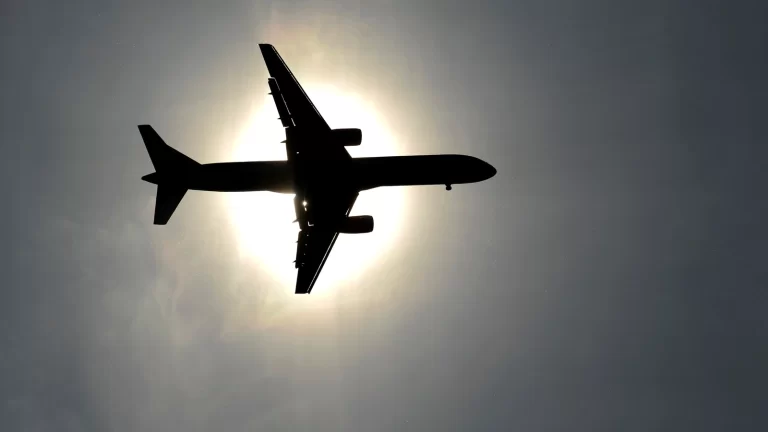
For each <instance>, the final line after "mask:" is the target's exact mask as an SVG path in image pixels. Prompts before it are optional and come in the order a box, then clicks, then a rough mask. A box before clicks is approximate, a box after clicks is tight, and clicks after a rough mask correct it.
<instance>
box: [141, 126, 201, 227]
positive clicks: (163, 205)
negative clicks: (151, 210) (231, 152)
mask: <svg viewBox="0 0 768 432" xmlns="http://www.w3.org/2000/svg"><path fill="white" fill-rule="evenodd" d="M139 132H140V133H141V138H142V139H143V140H144V145H145V146H146V147H147V152H148V153H149V158H150V159H152V165H154V166H155V170H156V171H157V172H156V173H154V174H149V175H145V176H144V177H142V180H145V181H148V182H150V183H154V184H156V185H157V197H156V198H155V220H154V224H155V225H165V224H166V223H168V220H169V219H170V218H171V215H173V212H174V211H175V210H176V207H178V205H179V203H180V202H181V199H182V198H184V194H186V193H187V188H186V187H185V186H184V178H185V177H186V173H187V172H188V171H190V170H193V169H195V168H196V167H198V166H200V164H199V163H197V162H195V161H194V160H192V159H191V158H190V157H188V156H186V155H184V154H183V153H181V152H179V151H177V150H175V149H173V148H171V147H170V146H169V145H168V144H166V143H165V141H163V139H162V138H160V135H158V134H157V132H155V130H154V129H153V128H152V126H150V125H139Z"/></svg>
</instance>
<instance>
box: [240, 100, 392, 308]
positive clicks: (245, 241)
mask: <svg viewBox="0 0 768 432" xmlns="http://www.w3.org/2000/svg"><path fill="white" fill-rule="evenodd" d="M307 93H308V94H309V96H310V98H311V99H312V101H313V102H314V104H315V106H316V107H317V109H318V111H320V113H321V114H322V116H323V118H324V119H325V120H326V122H327V123H328V125H329V126H330V127H332V128H344V127H355V128H360V129H361V130H362V131H363V142H362V144H361V145H360V146H358V147H350V148H348V150H349V153H350V154H351V155H352V156H353V157H365V156H386V155H397V154H401V153H402V152H401V151H400V149H399V148H398V146H397V143H396V140H395V139H394V137H393V136H392V134H391V133H390V131H389V130H387V127H386V124H385V122H384V121H383V119H382V118H381V116H380V113H378V112H377V110H376V108H375V106H373V105H372V104H370V103H369V102H367V101H366V100H365V99H363V98H361V97H360V96H359V95H356V94H348V93H344V92H341V91H338V90H337V89H334V88H330V87H326V88H308V89H307ZM277 117H278V114H277V109H276V108H275V106H274V102H273V101H272V98H271V97H270V96H266V95H265V99H264V103H263V104H262V106H261V107H259V108H258V109H257V110H255V112H254V113H253V115H252V116H251V119H250V120H249V122H248V124H247V125H246V126H245V128H244V130H243V132H242V133H241V135H240V137H239V139H238V140H237V143H236V145H235V147H234V148H235V150H234V154H233V156H232V160H234V161H248V160H284V159H285V158H286V155H285V145H284V144H281V143H280V141H282V140H284V139H285V133H284V130H283V128H282V126H281V125H280V121H279V120H278V119H277ZM227 198H228V200H227V201H228V203H229V206H230V212H229V213H230V214H231V218H232V222H233V225H234V227H235V229H236V230H237V236H238V238H239V245H240V253H241V256H248V257H252V258H255V261H256V262H257V263H258V265H260V266H261V267H262V269H263V270H264V271H265V272H267V273H268V274H269V275H270V276H271V278H272V279H273V280H274V281H275V282H276V283H277V284H279V285H280V286H282V287H284V288H285V289H286V290H290V291H291V292H292V291H293V288H294V285H295V280H296V269H295V268H294V264H293V260H294V259H295V255H296V243H295V242H296V238H297V235H298V231H299V227H298V224H297V223H292V221H293V220H294V219H295V218H296V217H295V214H294V210H293V195H283V194H276V193H271V192H251V193H231V194H229V195H228V197H227ZM403 210H404V195H403V192H402V190H400V189H399V188H379V189H374V190H370V191H365V192H361V193H360V195H359V196H358V198H357V201H356V203H355V206H354V207H353V208H352V212H351V214H352V215H371V216H373V217H374V220H375V229H374V231H373V232H372V233H370V234H359V235H343V234H342V235H340V236H339V239H338V240H337V242H336V245H335V246H334V249H333V253H331V255H330V257H329V258H328V261H327V262H326V264H325V267H324V268H323V272H322V274H321V276H320V279H319V280H318V282H317V284H316V285H315V288H314V290H313V296H314V295H315V293H316V294H319V295H321V296H323V295H327V294H328V293H330V292H332V291H335V290H334V289H333V287H334V286H336V285H339V284H342V283H345V282H347V281H349V280H352V279H354V278H356V277H357V276H359V275H360V274H361V273H362V272H364V271H365V270H366V269H367V268H369V267H370V265H371V264H372V263H373V262H374V261H375V260H377V259H379V258H381V257H383V256H385V255H386V254H387V253H388V251H389V249H390V247H391V246H392V245H393V244H394V243H395V241H394V240H395V238H396V236H397V235H398V228H399V225H400V221H401V219H402V218H403V216H404V215H403ZM337 264H338V265H337Z"/></svg>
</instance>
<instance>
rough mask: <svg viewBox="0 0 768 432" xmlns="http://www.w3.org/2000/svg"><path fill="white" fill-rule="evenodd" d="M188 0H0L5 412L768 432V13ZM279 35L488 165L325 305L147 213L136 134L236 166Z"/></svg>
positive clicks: (89, 418) (413, 141) (220, 208)
mask: <svg viewBox="0 0 768 432" xmlns="http://www.w3.org/2000/svg"><path fill="white" fill-rule="evenodd" d="M65 3H70V4H69V5H65ZM157 3H163V4H157ZM196 3H198V4H193V2H186V1H185V2H181V1H179V2H155V1H133V2H128V1H126V2H117V1H112V2H94V1H78V2H45V1H21V0H18V1H14V0H11V1H7V0H6V1H3V2H2V6H0V50H2V51H0V53H1V56H0V59H1V60H0V83H1V84H0V86H2V87H1V92H0V96H2V97H1V98H0V113H1V117H0V122H2V124H1V127H0V142H2V157H0V167H1V168H2V169H1V170H0V172H2V179H3V186H2V187H3V190H4V191H5V194H4V195H5V197H6V199H5V203H6V205H5V206H3V211H1V212H0V221H2V227H3V235H2V239H3V244H4V245H5V247H4V248H3V250H4V252H3V258H2V264H1V265H2V268H1V269H0V287H1V290H2V291H0V296H1V297H0V341H1V342H2V346H1V348H0V429H2V430H8V431H16V430H19V431H22V430H25V431H26V430H30V431H37V430H57V431H58V430H60V431H81V430H82V431H91V430H93V431H137V430H146V431H184V432H192V431H211V430H216V431H244V430H312V431H335V430H350V431H390V430H402V431H406V430H414V431H422V430H499V431H502V430H504V431H506V430H521V431H552V430H568V431H574V430H577V431H595V430H606V431H617V430H621V431H648V430H665V431H680V430H697V431H723V430H753V431H757V430H766V429H768V414H766V412H767V411H766V407H768V291H766V290H767V289H768V263H767V262H766V257H767V256H768V253H767V252H766V244H768V235H767V232H768V231H766V228H765V224H766V221H768V204H766V199H765V197H766V195H765V192H764V191H765V187H764V186H765V185H766V184H768V176H767V175H766V156H767V155H768V151H766V138H768V122H766V111H767V110H766V96H768V94H767V93H768V92H766V84H765V80H766V77H768V61H767V60H766V54H765V52H766V51H765V42H766V41H768V27H766V25H765V22H766V18H767V17H768V14H767V13H766V12H767V11H766V8H768V6H765V2H763V1H753V2H749V1H731V2H725V1H720V2H717V1H705V0H697V1H692V0H691V1H683V0H676V1H675V0H672V1H670V0H664V1H661V0H658V1H657V0H653V1H650V0H646V1H635V2H631V1H624V0H621V1H619V0H612V1H608V0H606V1H597V0H594V1H592V0H584V1H571V0H517V1H515V0H508V1H496V2H486V1H482V0H476V1H471V2H466V1H433V2H423V1H422V2H419V1H412V0H411V1H400V2H395V1H370V2H365V1H363V0H360V1H348V2H331V1H305V2H303V1H286V0H283V1H280V2H277V1H275V2H273V3H270V2H253V1H249V2H246V1H223V2H196ZM364 3H370V4H364ZM259 42H269V43H272V44H274V45H275V46H276V47H277V48H278V50H279V51H280V53H281V54H282V55H283V57H284V58H285V59H286V61H287V62H288V64H289V66H290V67H291V68H292V69H293V71H294V72H295V73H296V74H297V76H298V77H299V79H300V80H301V82H302V83H303V84H305V87H310V86H312V85H319V84H331V85H334V86H337V87H338V88H341V89H343V90H344V91H347V92H354V93H356V94H358V95H359V96H360V97H362V98H363V99H365V100H366V101H367V103H369V104H371V105H373V106H376V107H377V109H378V111H379V113H380V114H381V115H382V116H384V117H385V118H386V123H387V127H388V128H389V130H390V131H391V132H392V134H393V136H395V137H396V139H397V140H398V143H397V145H398V149H400V151H401V154H420V153H421V154H423V153H462V154H471V155H473V156H477V157H480V158H483V159H485V160H487V161H489V162H491V163H492V164H493V165H494V166H495V167H496V168H497V169H498V174H497V175H496V177H494V178H493V179H491V180H490V181H488V182H485V183H480V184H475V185H467V186H457V187H455V188H454V190H453V191H452V192H450V193H448V192H446V191H445V190H444V189H443V188H441V187H438V186H434V187H423V188H411V189H408V190H406V191H404V196H405V202H406V207H407V208H406V214H407V217H405V219H404V220H403V221H402V222H401V224H400V227H399V228H400V229H399V237H398V240H397V244H395V245H391V246H390V247H389V249H388V250H386V251H382V254H381V257H380V259H378V260H377V262H375V263H373V264H372V265H370V266H368V267H367V269H366V270H365V271H364V272H362V273H361V274H360V275H358V276H357V277H355V278H353V279H351V280H346V281H344V282H340V283H339V284H336V285H335V286H329V285H325V286H324V287H322V289H323V290H325V291H324V292H325V293H326V294H324V295H317V296H316V295H315V294H312V295H311V296H300V297H297V296H293V295H292V294H290V291H291V290H292V286H290V285H288V286H286V285H284V284H280V283H276V282H275V281H274V280H273V278H271V277H269V276H268V275H267V274H268V272H266V271H265V269H264V268H263V266H260V265H259V263H258V262H254V260H253V259H252V258H248V257H244V256H243V255H242V254H241V253H240V252H238V251H239V250H240V248H239V246H238V245H239V243H238V229H237V227H234V226H233V223H232V217H231V215H230V214H228V212H229V211H230V210H231V209H230V208H229V207H228V206H227V205H226V198H224V197H221V196H220V194H218V195H217V194H211V193H203V192H191V193H189V194H188V195H187V197H186V198H185V199H184V201H183V202H182V203H181V205H180V207H179V210H178V211H177V212H176V214H175V215H174V217H173V218H172V219H171V222H170V224H169V225H168V226H166V227H156V226H153V225H152V224H151V222H152V211H153V205H154V195H155V190H154V187H153V186H152V185H149V184H147V183H144V182H142V181H141V180H140V177H141V176H143V175H145V174H147V173H149V172H152V166H151V163H150V160H149V158H148V156H147V155H146V152H145V149H144V146H143V144H142V142H141V138H140V135H139V133H138V130H137V129H136V125H138V124H144V123H150V124H152V125H154V126H155V128H156V129H157V130H158V131H159V132H160V133H161V135H162V136H163V137H164V138H166V140H167V141H168V142H169V143H170V144H172V145H173V146H175V147H176V148H179V149H181V150H182V151H184V152H185V153H186V154H188V155H190V156H192V157H194V158H195V159H196V160H198V161H200V162H217V161H225V160H229V159H228V158H231V157H232V153H233V144H232V143H233V142H234V140H235V139H236V137H237V136H238V135H239V134H240V133H241V131H242V129H243V127H244V125H245V124H246V123H247V122H248V121H249V118H250V115H251V113H252V112H253V107H254V106H261V105H262V104H263V101H264V98H265V97H266V93H267V91H268V88H267V85H266V78H267V71H266V67H265V66H264V64H263V60H262V58H261V55H260V54H259V51H258V47H257V44H258V43H259ZM310 96H311V94H310ZM321 108H322V107H321ZM331 126H334V125H333V124H331ZM275 127H277V128H279V126H278V122H277V120H275ZM364 136H365V132H364ZM365 144H366V141H365V139H364V141H363V146H365ZM275 145H279V144H275ZM371 193H372V194H373V193H375V191H374V192H371ZM371 196H372V197H375V196H376V195H371ZM263 211H265V212H269V211H270V209H269V208H264V209H263ZM373 216H374V217H376V214H374V215H373ZM374 235H376V233H375V232H374V233H373V234H371V236H374ZM365 238H366V237H365V236H361V237H359V238H356V240H354V241H355V242H357V243H356V244H360V245H361V246H360V247H364V246H365ZM370 238H374V237H370ZM292 240H293V239H291V241H292ZM349 241H351V240H349ZM343 242H347V240H345V239H344V238H342V239H341V240H340V241H339V245H338V246H337V247H342V246H343V244H342V243H343ZM287 264H288V265H290V263H287ZM337 264H338V265H343V263H339V262H338V261H336V262H334V261H332V260H330V261H329V264H328V265H329V266H334V265H337ZM326 270H328V271H330V269H328V268H327V269H326ZM321 279H322V277H321ZM320 288H321V285H320V284H318V289H320ZM328 293H333V294H332V295H331V294H328Z"/></svg>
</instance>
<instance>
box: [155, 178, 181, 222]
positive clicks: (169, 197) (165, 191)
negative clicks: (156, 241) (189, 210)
mask: <svg viewBox="0 0 768 432" xmlns="http://www.w3.org/2000/svg"><path fill="white" fill-rule="evenodd" d="M186 193H187V190H186V189H184V188H181V187H178V186H173V185H170V184H159V185H158V186H157V198H155V222H154V223H155V225H165V224H167V223H168V220H169V219H170V218H171V216H172V215H173V212H174V211H176V207H178V206H179V203H180V202H181V199H182V198H184V194H186Z"/></svg>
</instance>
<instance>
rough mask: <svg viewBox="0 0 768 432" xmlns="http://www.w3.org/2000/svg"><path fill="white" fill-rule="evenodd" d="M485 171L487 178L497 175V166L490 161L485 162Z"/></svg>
mask: <svg viewBox="0 0 768 432" xmlns="http://www.w3.org/2000/svg"><path fill="white" fill-rule="evenodd" d="M484 171H485V175H486V178H487V179H489V178H491V177H493V176H495V175H496V168H494V167H493V165H491V164H489V163H488V162H485V169H484Z"/></svg>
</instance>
